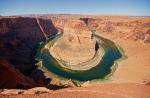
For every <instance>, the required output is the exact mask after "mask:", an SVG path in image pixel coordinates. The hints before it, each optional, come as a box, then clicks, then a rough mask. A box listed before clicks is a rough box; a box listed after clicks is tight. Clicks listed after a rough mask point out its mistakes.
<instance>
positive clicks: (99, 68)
mask: <svg viewBox="0 0 150 98" xmlns="http://www.w3.org/2000/svg"><path fill="white" fill-rule="evenodd" d="M93 35H94V37H95V38H96V40H97V43H98V45H100V48H103V50H104V51H105V53H104V55H103V57H102V58H101V59H100V62H99V63H98V64H97V65H96V66H94V67H92V68H90V69H88V70H72V69H68V68H65V67H63V66H61V65H62V64H63V63H61V61H58V60H57V59H55V58H54V57H53V56H52V55H51V54H50V52H49V49H48V48H47V46H48V47H51V46H52V45H53V44H54V43H55V42H56V41H57V39H59V38H60V37H61V36H62V34H59V35H57V36H56V37H55V38H51V39H49V41H47V42H45V43H43V44H41V45H40V47H39V48H38V50H37V54H36V60H38V61H39V63H38V65H39V67H40V69H43V70H46V71H47V72H50V73H52V74H55V75H56V76H59V77H62V78H67V79H72V80H77V81H88V80H93V79H105V78H106V77H107V76H109V75H111V74H112V73H113V70H114V69H115V67H116V66H115V61H116V60H117V59H120V58H121V57H122V56H123V54H122V52H121V51H120V50H119V49H118V47H117V45H116V44H115V43H114V42H112V41H110V40H108V39H105V38H103V37H100V36H98V35H97V34H96V33H93ZM64 66H65V65H64ZM113 68H114V69H113ZM51 78H52V77H51Z"/></svg>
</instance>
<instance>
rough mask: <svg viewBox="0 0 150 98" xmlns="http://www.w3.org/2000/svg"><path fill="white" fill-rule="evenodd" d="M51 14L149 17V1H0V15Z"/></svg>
mask: <svg viewBox="0 0 150 98" xmlns="http://www.w3.org/2000/svg"><path fill="white" fill-rule="evenodd" d="M51 13H52V14H96V15H132V16H150V0H0V15H21V14H51Z"/></svg>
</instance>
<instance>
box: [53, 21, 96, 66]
mask: <svg viewBox="0 0 150 98" xmlns="http://www.w3.org/2000/svg"><path fill="white" fill-rule="evenodd" d="M63 31H64V32H63V36H62V38H61V39H60V40H58V41H57V42H56V43H55V44H54V46H53V47H52V49H51V53H52V54H53V56H55V57H56V58H58V59H61V60H63V61H66V62H67V63H68V64H73V65H77V64H79V63H82V62H86V61H88V60H89V59H91V58H93V57H94V54H95V44H96V41H95V39H93V38H92V33H91V31H90V30H89V28H88V27H87V26H86V24H85V23H84V22H83V21H80V20H68V21H67V22H66V23H65V24H64V27H63Z"/></svg>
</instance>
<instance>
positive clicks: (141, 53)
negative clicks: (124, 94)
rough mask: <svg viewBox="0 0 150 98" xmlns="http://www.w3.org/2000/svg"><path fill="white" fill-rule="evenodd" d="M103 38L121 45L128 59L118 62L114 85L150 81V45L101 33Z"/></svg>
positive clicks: (113, 80) (113, 78)
mask: <svg viewBox="0 0 150 98" xmlns="http://www.w3.org/2000/svg"><path fill="white" fill-rule="evenodd" d="M101 36H103V37H105V38H108V39H110V40H112V41H114V42H115V43H116V44H119V45H120V46H121V47H122V48H123V49H124V52H125V54H126V56H127V57H128V58H127V59H125V60H123V61H121V62H118V65H119V66H118V67H117V69H116V71H115V73H114V75H113V77H112V82H113V83H142V84H143V83H144V84H145V83H147V81H149V80H150V56H149V54H150V50H149V49H150V44H145V43H143V42H140V41H132V40H127V39H122V38H118V37H115V36H113V35H111V34H104V33H101Z"/></svg>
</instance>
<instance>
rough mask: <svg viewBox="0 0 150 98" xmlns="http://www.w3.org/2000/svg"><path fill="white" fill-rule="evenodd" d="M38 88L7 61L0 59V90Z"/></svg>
mask: <svg viewBox="0 0 150 98" xmlns="http://www.w3.org/2000/svg"><path fill="white" fill-rule="evenodd" d="M35 86H38V85H37V84H36V83H34V81H33V80H32V79H30V78H28V77H26V76H24V75H23V74H22V73H21V72H20V71H19V70H17V69H15V68H14V66H12V65H11V64H10V63H9V62H8V61H6V60H3V59H0V88H20V89H22V88H24V89H25V88H32V87H35Z"/></svg>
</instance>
